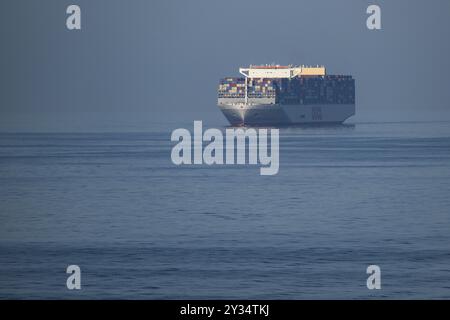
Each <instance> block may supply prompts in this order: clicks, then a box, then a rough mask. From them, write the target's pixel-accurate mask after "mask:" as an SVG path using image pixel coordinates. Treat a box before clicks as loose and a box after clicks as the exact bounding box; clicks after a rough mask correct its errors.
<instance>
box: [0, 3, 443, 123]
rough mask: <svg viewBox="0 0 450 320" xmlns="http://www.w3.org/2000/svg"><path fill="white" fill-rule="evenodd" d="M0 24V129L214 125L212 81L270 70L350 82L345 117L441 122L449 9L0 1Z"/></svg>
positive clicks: (400, 5)
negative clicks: (375, 26) (297, 69)
mask: <svg viewBox="0 0 450 320" xmlns="http://www.w3.org/2000/svg"><path fill="white" fill-rule="evenodd" d="M69 4H78V5H79V6H80V7H81V10H82V30H81V31H69V30H67V29H66V25H65V21H66V17H67V15H66V13H65V11H66V8H67V6H68V5H69ZM369 4H378V5H380V7H381V10H382V30H381V31H370V30H368V29H367V28H366V19H367V16H368V15H367V14H366V8H367V6H368V5H369ZM0 24H1V25H0V32H1V33H0V34H1V38H0V39H1V50H0V63H1V72H0V82H1V94H0V106H1V107H0V108H1V110H0V118H1V120H0V131H11V130H18V131H33V130H42V131H52V130H65V129H66V130H72V129H81V130H86V131H92V130H99V128H104V127H108V128H109V129H111V128H113V129H117V130H122V129H126V128H129V127H130V126H131V127H134V128H140V129H142V130H146V129H148V128H151V127H152V126H153V125H157V124H158V123H162V122H166V121H170V122H175V123H178V122H180V123H181V122H190V121H192V120H204V121H205V122H207V123H214V124H215V123H218V124H227V122H226V120H225V118H224V117H223V116H222V114H221V113H220V111H219V109H218V108H217V106H216V90H217V83H218V79H219V78H221V77H224V76H237V75H238V67H239V66H246V65H249V64H251V63H253V64H255V63H271V62H276V63H280V64H324V65H326V66H327V68H328V72H329V73H345V74H352V75H353V76H354V77H355V78H356V83H357V116H356V117H353V118H352V119H351V120H352V121H379V120H385V121H398V120H421V119H424V120H431V119H450V112H449V110H450V106H449V104H450V41H449V39H450V1H448V0H432V1H425V0H420V1H418V0H413V1H408V0H390V1H365V0H341V1H337V0H327V1H325V0H320V1H318V0H307V1H302V0H276V1H275V0H255V1H243V0H226V1H223V0H221V1H215V0H201V1H196V0H190V1H186V0H179V1H178V0H177V1H174V0H164V1H163V0H161V1H143V0H139V1H137V0H131V1H120V0H96V1H92V0H88V1H82V0H71V1H62V0H53V1H49V0H40V1H31V0H30V1H23V0H2V1H1V2H0Z"/></svg>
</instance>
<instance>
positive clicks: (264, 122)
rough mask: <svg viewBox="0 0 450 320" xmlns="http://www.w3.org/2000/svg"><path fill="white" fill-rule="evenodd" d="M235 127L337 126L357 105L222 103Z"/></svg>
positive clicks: (352, 112)
mask: <svg viewBox="0 0 450 320" xmlns="http://www.w3.org/2000/svg"><path fill="white" fill-rule="evenodd" d="M219 108H220V110H221V111H222V113H223V114H224V116H225V117H226V118H227V120H228V121H229V122H230V124H231V125H232V126H243V125H254V126H272V125H296V124H338V123H343V122H344V121H345V120H347V119H348V118H349V117H351V116H353V115H354V114H355V105H354V104H322V105H321V104H314V105H282V104H258V105H245V104H219Z"/></svg>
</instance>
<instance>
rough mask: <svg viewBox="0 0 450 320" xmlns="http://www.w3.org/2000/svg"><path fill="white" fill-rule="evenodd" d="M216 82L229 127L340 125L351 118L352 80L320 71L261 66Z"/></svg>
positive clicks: (353, 103)
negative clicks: (306, 124)
mask: <svg viewBox="0 0 450 320" xmlns="http://www.w3.org/2000/svg"><path fill="white" fill-rule="evenodd" d="M239 73H240V74H241V75H242V77H230V78H224V79H221V80H220V84H219V90H218V106H219V108H220V109H221V110H222V112H223V114H224V115H225V117H226V118H227V119H228V121H229V122H230V123H231V124H232V125H289V124H300V123H342V122H344V121H345V120H346V119H348V118H349V117H351V116H352V115H354V114H355V80H354V79H353V77H352V76H350V75H327V73H326V68H325V67H324V66H315V67H313V66H292V65H289V66H280V65H260V66H252V65H251V66H250V67H248V68H240V69H239Z"/></svg>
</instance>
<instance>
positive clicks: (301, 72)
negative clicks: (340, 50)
mask: <svg viewBox="0 0 450 320" xmlns="http://www.w3.org/2000/svg"><path fill="white" fill-rule="evenodd" d="M239 73H240V74H242V75H243V76H244V77H245V78H246V79H247V78H250V79H252V78H287V79H292V78H295V77H301V76H324V75H326V69H325V67H324V66H315V67H313V66H292V65H289V66H280V65H259V66H253V65H250V67H248V68H239Z"/></svg>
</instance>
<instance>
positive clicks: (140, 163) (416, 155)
mask: <svg viewBox="0 0 450 320" xmlns="http://www.w3.org/2000/svg"><path fill="white" fill-rule="evenodd" d="M192 125H193V124H192V123H185V124H182V125H179V124H177V125H175V124H166V125H164V126H163V125H161V126H160V127H156V128H150V129H149V131H148V132H129V133H2V134H0V164H1V165H0V179H1V184H0V185H1V186H2V187H1V188H2V191H1V193H0V199H1V203H2V205H1V207H2V208H1V211H0V221H2V223H1V224H0V298H138V299H144V298H145V299H158V298H193V299H195V298H253V299H258V298H262V299H266V298H286V299H303V298H372V297H378V298H379V297H385V298H450V233H449V232H448V231H449V230H450V210H449V207H450V200H449V197H448V194H449V191H450V123H449V122H414V123H356V124H355V125H345V126H334V127H312V128H294V127H293V128H283V129H281V130H280V170H279V173H278V174H277V175H276V176H261V175H260V174H259V167H258V166H234V165H231V166H210V167H208V166H198V165H192V166H175V165H173V164H172V162H171V159H170V152H171V147H172V146H173V145H174V143H171V142H170V134H171V132H172V130H173V129H176V128H178V127H185V128H187V129H189V130H192ZM70 264H77V265H79V266H80V267H81V270H82V290H81V291H69V290H67V289H66V277H67V275H66V273H65V269H66V267H67V266H68V265H70ZM370 264H377V265H379V266H380V267H381V271H382V290H379V291H369V290H368V289H367V288H366V279H367V275H366V268H367V266H368V265H370Z"/></svg>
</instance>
